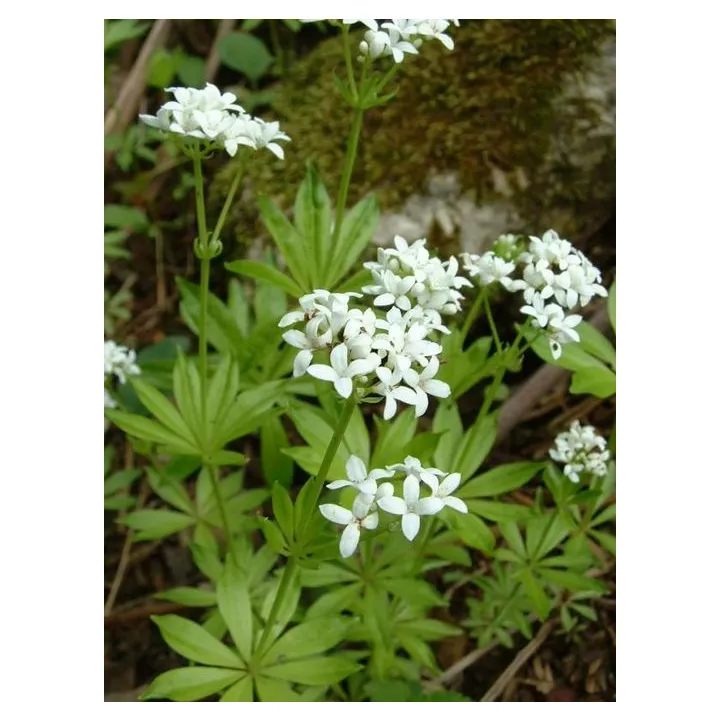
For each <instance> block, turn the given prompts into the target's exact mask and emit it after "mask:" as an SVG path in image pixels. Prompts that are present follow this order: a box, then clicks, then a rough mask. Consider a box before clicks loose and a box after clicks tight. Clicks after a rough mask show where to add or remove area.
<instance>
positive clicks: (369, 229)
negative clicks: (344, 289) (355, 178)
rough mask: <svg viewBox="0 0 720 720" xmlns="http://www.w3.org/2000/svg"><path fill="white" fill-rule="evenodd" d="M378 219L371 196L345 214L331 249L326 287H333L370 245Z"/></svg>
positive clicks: (378, 211) (377, 210) (374, 202)
mask: <svg viewBox="0 0 720 720" xmlns="http://www.w3.org/2000/svg"><path fill="white" fill-rule="evenodd" d="M379 219H380V209H379V206H378V203H377V200H376V199H375V197H373V196H371V195H368V197H366V198H363V199H362V200H361V201H360V202H359V203H357V205H355V206H354V207H353V208H352V209H351V210H349V211H348V212H347V213H346V214H345V216H344V217H343V221H342V229H341V231H340V237H339V238H338V243H337V246H336V247H334V248H332V262H331V263H330V268H329V270H328V273H327V275H326V277H327V278H328V287H330V288H333V287H335V285H336V284H337V283H338V282H339V281H340V280H341V279H342V278H343V277H344V276H345V275H346V274H347V273H348V272H349V271H350V270H351V268H352V267H353V266H354V265H355V263H356V262H357V261H358V258H359V257H360V256H361V255H362V254H363V252H364V251H365V249H366V248H367V247H368V245H369V244H370V243H371V241H372V237H373V235H374V233H375V230H376V228H377V225H378V221H379Z"/></svg>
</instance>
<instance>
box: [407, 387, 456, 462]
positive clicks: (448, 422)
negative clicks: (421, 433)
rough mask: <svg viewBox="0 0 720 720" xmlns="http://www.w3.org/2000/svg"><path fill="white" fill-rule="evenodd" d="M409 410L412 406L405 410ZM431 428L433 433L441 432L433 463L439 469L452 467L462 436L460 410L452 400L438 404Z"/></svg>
mask: <svg viewBox="0 0 720 720" xmlns="http://www.w3.org/2000/svg"><path fill="white" fill-rule="evenodd" d="M411 410H412V408H411V409H410V410H407V411H406V412H410V411H411ZM396 422H397V421H396ZM432 429H433V432H434V433H440V434H441V436H440V440H439V441H438V446H437V448H435V455H434V460H435V464H436V465H437V467H439V468H440V469H441V470H442V469H444V468H448V469H449V468H451V467H453V462H454V460H455V457H456V454H457V450H458V446H459V445H460V443H461V441H462V436H463V425H462V420H461V419H460V411H459V410H458V407H457V405H456V404H455V402H454V401H451V400H445V401H444V402H441V403H440V404H439V405H438V408H437V411H436V412H435V417H434V418H433V424H432Z"/></svg>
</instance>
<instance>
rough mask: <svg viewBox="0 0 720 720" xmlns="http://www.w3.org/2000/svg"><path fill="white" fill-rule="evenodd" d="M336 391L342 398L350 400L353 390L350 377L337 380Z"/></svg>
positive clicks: (335, 383)
mask: <svg viewBox="0 0 720 720" xmlns="http://www.w3.org/2000/svg"><path fill="white" fill-rule="evenodd" d="M334 385H335V390H337V394H338V395H339V396H340V397H344V398H349V397H350V393H351V392H352V389H353V383H352V380H351V379H350V378H348V377H340V378H337V379H336V380H335V382H334Z"/></svg>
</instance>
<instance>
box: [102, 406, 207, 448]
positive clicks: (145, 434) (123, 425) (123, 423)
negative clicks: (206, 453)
mask: <svg viewBox="0 0 720 720" xmlns="http://www.w3.org/2000/svg"><path fill="white" fill-rule="evenodd" d="M105 415H106V416H107V417H108V419H109V420H111V421H112V422H114V423H115V425H117V426H118V427H119V428H120V429H121V430H124V431H125V432H126V433H127V434H128V435H132V436H133V437H137V438H140V439H141V440H148V441H149V442H153V443H160V444H164V445H169V446H170V447H172V448H174V449H175V450H176V451H177V452H179V453H183V454H187V455H197V454H198V451H197V449H196V448H195V447H194V446H193V445H191V444H190V443H188V442H187V441H185V440H184V439H183V438H182V437H180V436H179V435H176V434H175V433H173V432H171V431H170V430H167V429H166V428H164V427H163V426H162V425H160V423H157V422H155V421H154V420H148V419H147V418H144V417H142V415H131V414H130V413H126V412H123V411H122V410H105Z"/></svg>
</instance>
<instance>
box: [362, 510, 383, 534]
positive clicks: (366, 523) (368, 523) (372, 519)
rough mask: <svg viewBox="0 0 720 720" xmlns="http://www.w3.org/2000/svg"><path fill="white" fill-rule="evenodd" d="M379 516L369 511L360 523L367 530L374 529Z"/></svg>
mask: <svg viewBox="0 0 720 720" xmlns="http://www.w3.org/2000/svg"><path fill="white" fill-rule="evenodd" d="M378 522H379V517H378V514H377V513H376V512H374V513H370V514H369V515H368V516H367V517H366V518H365V519H364V520H363V521H362V522H361V523H360V524H361V525H362V526H363V527H364V528H366V529H367V530H374V529H375V528H376V527H377V526H378Z"/></svg>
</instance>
